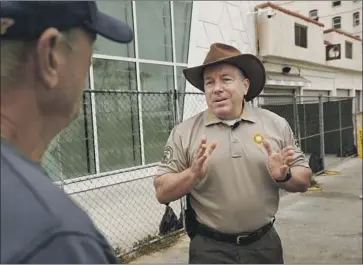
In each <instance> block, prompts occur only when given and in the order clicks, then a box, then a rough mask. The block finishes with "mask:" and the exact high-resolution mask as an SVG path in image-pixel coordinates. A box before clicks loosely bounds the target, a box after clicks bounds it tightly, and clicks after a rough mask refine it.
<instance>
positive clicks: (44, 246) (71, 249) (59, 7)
mask: <svg viewBox="0 0 363 265" xmlns="http://www.w3.org/2000/svg"><path fill="white" fill-rule="evenodd" d="M0 19H1V32H0V41H1V42H0V48H1V263H45V264H49V263H104V264H110V263H118V259H117V257H116V256H115V254H114V252H113V249H112V247H111V246H110V245H109V244H108V242H107V240H106V239H105V238H104V236H103V235H102V234H101V233H100V232H99V231H98V230H97V229H96V227H95V226H94V224H93V223H92V221H91V219H90V218H89V217H88V215H87V214H86V213H85V212H84V211H83V210H81V209H80V208H79V207H78V206H77V205H76V204H74V202H73V201H71V200H70V199H69V198H68V197H67V196H66V195H65V194H64V193H63V192H62V191H61V190H60V189H59V188H58V187H56V186H55V185H53V183H52V181H51V180H50V178H49V177H48V176H47V174H46V172H45V171H44V170H43V169H42V167H41V165H40V161H41V159H42V156H43V154H44V152H45V150H46V149H47V146H48V144H49V143H50V142H51V141H52V139H53V138H54V137H55V136H56V135H57V134H58V133H59V132H60V131H61V130H62V129H64V128H65V127H67V126H68V124H69V123H70V122H71V121H72V120H74V119H75V118H76V117H77V116H78V112H79V110H80V104H81V101H82V93H83V91H82V90H83V87H84V81H85V78H86V75H87V72H88V70H89V67H90V64H91V57H92V47H93V42H94V41H95V38H96V35H97V34H100V35H102V36H104V37H106V38H108V39H110V40H113V41H116V42H119V43H128V42H130V41H131V40H132V39H133V33H132V30H131V28H130V27H129V26H128V25H127V24H125V23H123V22H121V21H118V20H116V19H114V18H111V17H109V16H107V15H105V14H103V13H100V12H99V11H98V10H97V6H96V4H95V3H94V2H86V1H82V2H81V1H80V2H66V1H61V2H60V1H59V2H57V1H47V2H42V1H1V9H0Z"/></svg>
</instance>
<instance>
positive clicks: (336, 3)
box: [331, 1, 342, 7]
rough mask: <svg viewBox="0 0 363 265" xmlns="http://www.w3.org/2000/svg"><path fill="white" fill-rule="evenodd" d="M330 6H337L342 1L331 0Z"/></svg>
mask: <svg viewBox="0 0 363 265" xmlns="http://www.w3.org/2000/svg"><path fill="white" fill-rule="evenodd" d="M331 5H332V7H337V6H341V5H342V1H331Z"/></svg>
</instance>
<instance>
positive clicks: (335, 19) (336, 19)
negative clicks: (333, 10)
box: [332, 17, 342, 29]
mask: <svg viewBox="0 0 363 265" xmlns="http://www.w3.org/2000/svg"><path fill="white" fill-rule="evenodd" d="M341 20H342V18H341V17H333V19H332V22H333V28H335V29H340V28H341V27H342V21H341Z"/></svg>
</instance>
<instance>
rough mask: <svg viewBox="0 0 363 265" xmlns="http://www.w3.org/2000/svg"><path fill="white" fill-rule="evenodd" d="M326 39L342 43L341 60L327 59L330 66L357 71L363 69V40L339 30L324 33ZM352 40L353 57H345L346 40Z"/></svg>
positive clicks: (333, 42)
mask: <svg viewBox="0 0 363 265" xmlns="http://www.w3.org/2000/svg"><path fill="white" fill-rule="evenodd" d="M324 39H325V40H327V41H329V42H330V43H332V44H340V47H341V57H340V59H339V60H331V61H327V62H326V64H327V65H329V66H334V67H340V68H345V69H351V70H355V71H362V41H359V40H356V39H353V38H350V37H347V36H346V35H343V34H340V33H338V32H335V31H333V32H329V33H325V34H324ZM346 41H348V42H351V43H352V45H353V56H352V59H348V58H346V57H345V42H346Z"/></svg>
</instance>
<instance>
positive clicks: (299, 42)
mask: <svg viewBox="0 0 363 265" xmlns="http://www.w3.org/2000/svg"><path fill="white" fill-rule="evenodd" d="M295 45H296V46H299V47H302V48H307V47H308V28H307V27H306V26H303V25H299V24H296V23H295Z"/></svg>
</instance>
